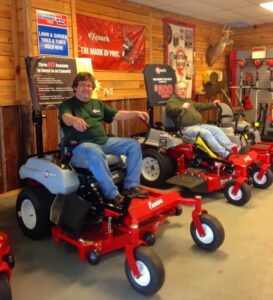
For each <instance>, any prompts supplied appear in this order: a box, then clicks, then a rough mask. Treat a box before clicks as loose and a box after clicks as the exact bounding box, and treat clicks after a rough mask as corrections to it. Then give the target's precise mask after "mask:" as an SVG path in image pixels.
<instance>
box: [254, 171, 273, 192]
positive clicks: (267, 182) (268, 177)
mask: <svg viewBox="0 0 273 300" xmlns="http://www.w3.org/2000/svg"><path fill="white" fill-rule="evenodd" d="M258 175H259V170H257V171H256V172H254V174H253V177H252V178H253V186H254V187H255V188H259V189H267V188H268V187H270V186H271V185H272V182H273V174H272V172H271V170H266V172H265V173H264V175H263V176H262V178H260V179H259V178H258Z"/></svg>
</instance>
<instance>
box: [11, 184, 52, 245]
mask: <svg viewBox="0 0 273 300" xmlns="http://www.w3.org/2000/svg"><path fill="white" fill-rule="evenodd" d="M53 198H54V195H53V194H51V193H50V192H49V191H48V190H47V189H46V188H45V187H44V186H42V185H41V186H35V187H26V188H24V189H23V190H22V191H21V192H20V194H19V195H18V198H17V203H16V213H17V221H18V224H19V226H20V228H21V230H22V232H23V233H24V235H26V236H27V237H29V238H31V239H34V240H38V239H41V238H44V237H46V236H48V235H49V234H50V232H51V225H52V223H51V222H50V208H51V205H52V201H53Z"/></svg>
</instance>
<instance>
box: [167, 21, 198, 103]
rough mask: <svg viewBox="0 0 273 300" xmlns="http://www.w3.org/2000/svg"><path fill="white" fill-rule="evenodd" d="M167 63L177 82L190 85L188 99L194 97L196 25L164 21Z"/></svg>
mask: <svg viewBox="0 0 273 300" xmlns="http://www.w3.org/2000/svg"><path fill="white" fill-rule="evenodd" d="M164 39H165V41H164V42H165V63H166V64H168V65H170V66H171V67H172V68H173V69H174V70H175V73H176V79H177V81H185V82H186V83H187V85H188V91H187V97H189V98H191V97H193V96H194V79H195V76H194V25H191V24H187V23H183V22H179V21H176V20H173V19H169V18H166V19H164Z"/></svg>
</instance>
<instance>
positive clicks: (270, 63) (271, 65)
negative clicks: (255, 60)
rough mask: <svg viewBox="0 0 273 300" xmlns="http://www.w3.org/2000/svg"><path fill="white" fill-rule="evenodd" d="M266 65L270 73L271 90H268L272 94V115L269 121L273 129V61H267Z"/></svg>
mask: <svg viewBox="0 0 273 300" xmlns="http://www.w3.org/2000/svg"><path fill="white" fill-rule="evenodd" d="M266 64H267V66H268V68H269V71H270V88H269V89H268V90H269V91H270V93H271V105H270V108H271V109H270V115H269V116H268V120H269V121H270V124H269V126H270V127H271V128H273V59H267V60H266Z"/></svg>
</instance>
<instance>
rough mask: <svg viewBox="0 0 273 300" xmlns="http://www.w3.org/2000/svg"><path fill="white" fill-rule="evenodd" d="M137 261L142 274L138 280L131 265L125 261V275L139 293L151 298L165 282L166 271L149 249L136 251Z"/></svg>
mask: <svg viewBox="0 0 273 300" xmlns="http://www.w3.org/2000/svg"><path fill="white" fill-rule="evenodd" d="M134 255H135V260H136V264H137V267H138V269H139V272H140V277H139V278H136V277H135V276H134V274H133V273H132V271H131V268H130V266H129V263H128V261H127V259H126V261H125V273H126V276H127V278H128V281H129V282H130V284H131V285H132V287H133V288H134V289H135V290H136V291H138V292H139V293H141V294H143V295H145V296H150V295H153V294H155V293H156V292H157V291H158V290H159V289H160V288H161V287H162V285H163V283H164V280H165V269H164V266H163V264H162V261H161V259H160V258H159V256H158V255H157V254H156V253H155V252H154V251H153V250H152V249H151V248H148V247H139V248H136V249H135V253H134Z"/></svg>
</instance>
